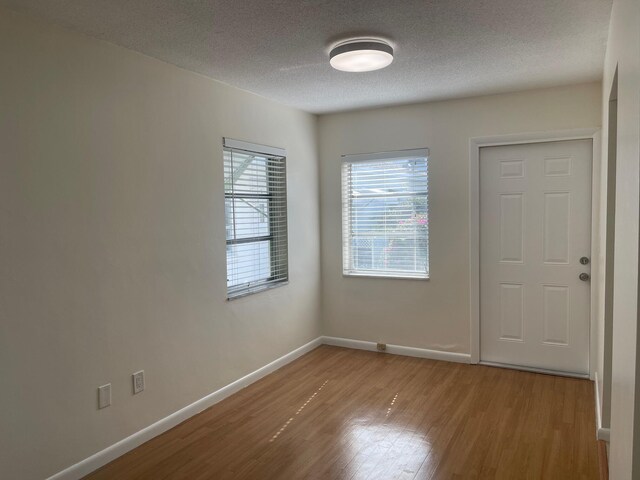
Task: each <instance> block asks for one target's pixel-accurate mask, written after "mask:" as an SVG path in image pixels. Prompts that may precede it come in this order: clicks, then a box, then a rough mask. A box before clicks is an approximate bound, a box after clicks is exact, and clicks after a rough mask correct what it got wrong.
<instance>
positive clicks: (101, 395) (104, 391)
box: [98, 383, 111, 408]
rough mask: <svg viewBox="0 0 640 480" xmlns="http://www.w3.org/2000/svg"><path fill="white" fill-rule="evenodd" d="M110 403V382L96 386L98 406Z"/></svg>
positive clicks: (101, 406) (105, 405) (103, 406)
mask: <svg viewBox="0 0 640 480" xmlns="http://www.w3.org/2000/svg"><path fill="white" fill-rule="evenodd" d="M109 405H111V384H110V383H107V384H106V385H102V386H101V387H98V408H106V407H108V406H109Z"/></svg>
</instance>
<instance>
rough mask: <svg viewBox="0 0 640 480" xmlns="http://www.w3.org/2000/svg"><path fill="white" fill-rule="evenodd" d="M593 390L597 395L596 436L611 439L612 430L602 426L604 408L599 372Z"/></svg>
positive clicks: (599, 438)
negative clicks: (602, 405)
mask: <svg viewBox="0 0 640 480" xmlns="http://www.w3.org/2000/svg"><path fill="white" fill-rule="evenodd" d="M593 390H594V392H595V395H596V438H597V439H598V440H604V441H605V442H608V441H609V438H610V437H611V431H610V430H609V429H608V428H605V427H603V426H602V408H601V406H600V384H599V383H598V372H595V375H594V381H593Z"/></svg>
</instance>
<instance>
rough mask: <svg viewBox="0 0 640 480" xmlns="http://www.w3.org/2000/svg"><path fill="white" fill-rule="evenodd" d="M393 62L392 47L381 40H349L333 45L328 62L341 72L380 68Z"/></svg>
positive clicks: (367, 70)
mask: <svg viewBox="0 0 640 480" xmlns="http://www.w3.org/2000/svg"><path fill="white" fill-rule="evenodd" d="M391 62H393V48H392V47H391V45H389V44H388V43H386V42H383V41H381V40H349V41H346V42H343V43H340V44H338V45H336V46H335V47H333V49H332V50H331V52H330V53H329V63H330V64H331V66H332V67H333V68H335V69H336V70H341V71H343V72H370V71H372V70H380V69H381V68H384V67H386V66H388V65H389V64H390V63H391Z"/></svg>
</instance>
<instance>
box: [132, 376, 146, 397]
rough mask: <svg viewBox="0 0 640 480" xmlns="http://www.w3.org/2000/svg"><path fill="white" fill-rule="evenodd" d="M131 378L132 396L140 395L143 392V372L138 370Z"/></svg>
mask: <svg viewBox="0 0 640 480" xmlns="http://www.w3.org/2000/svg"><path fill="white" fill-rule="evenodd" d="M132 377H133V394H134V395H135V394H136V393H140V392H141V391H143V390H144V370H140V371H139V372H136V373H134V374H133V375H132Z"/></svg>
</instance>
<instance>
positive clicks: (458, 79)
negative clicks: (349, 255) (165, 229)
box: [0, 0, 611, 113]
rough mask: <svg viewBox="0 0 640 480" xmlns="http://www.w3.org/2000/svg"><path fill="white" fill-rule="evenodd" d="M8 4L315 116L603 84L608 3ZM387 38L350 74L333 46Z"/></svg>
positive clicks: (229, 0)
mask: <svg viewBox="0 0 640 480" xmlns="http://www.w3.org/2000/svg"><path fill="white" fill-rule="evenodd" d="M0 5H3V6H6V7H9V8H11V9H13V10H16V11H22V12H27V13H31V14H34V15H36V16H39V17H42V18H44V19H47V20H49V21H52V22H54V23H57V24H60V25H63V26H66V27H71V28H73V29H76V30H79V31H81V32H84V33H86V34H89V35H92V36H95V37H98V38H101V39H104V40H107V41H109V42H112V43H115V44H118V45H122V46H124V47H127V48H130V49H132V50H137V51H139V52H142V53H145V54H147V55H149V56H152V57H155V58H159V59H161V60H164V61H167V62H170V63H173V64H175V65H178V66H180V67H184V68H186V69H188V70H192V71H195V72H199V73H202V74H204V75H207V76H209V77H212V78H215V79H217V80H221V81H223V82H225V83H228V84H230V85H234V86H236V87H239V88H242V89H245V90H248V91H251V92H254V93H257V94H259V95H262V96H264V97H267V98H271V99H273V100H276V101H279V102H282V103H285V104H288V105H292V106H295V107H298V108H301V109H303V110H307V111H310V112H315V113H326V112H334V111H340V110H350V109H356V108H364V107H372V106H379V105H390V104H399V103H409V102H417V101H427V100H438V99H445V98H455V97H464V96H471V95H479V94H488V93H497V92H504V91H515V90H523V89H527V88H535V87H544V86H552V85H561V84H568V83H575V82H582V81H591V80H598V79H600V78H601V74H602V65H603V60H604V51H605V42H606V38H607V28H608V24H609V13H610V10H611V0H431V1H429V0H397V1H394V0H351V1H331V0H270V1H268V0H0ZM349 36H383V37H386V38H388V39H390V40H391V42H392V43H393V44H394V45H395V47H396V57H395V61H394V62H393V63H392V64H391V66H389V67H388V68H386V69H385V70H381V71H378V72H368V73H355V74H354V73H344V72H338V71H336V70H333V69H332V68H331V67H330V66H329V62H328V48H329V46H330V45H331V44H332V43H334V42H336V41H338V40H341V39H344V38H345V37H349Z"/></svg>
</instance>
